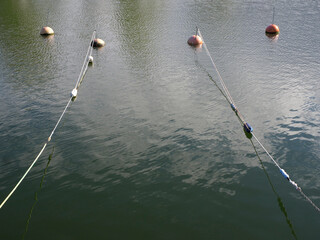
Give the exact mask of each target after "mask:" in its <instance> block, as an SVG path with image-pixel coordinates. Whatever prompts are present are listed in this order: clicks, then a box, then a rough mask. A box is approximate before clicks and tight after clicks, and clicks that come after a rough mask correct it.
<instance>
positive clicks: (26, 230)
mask: <svg viewBox="0 0 320 240" xmlns="http://www.w3.org/2000/svg"><path fill="white" fill-rule="evenodd" d="M53 153H54V147H53V148H52V152H51V153H50V155H49V157H48V162H47V165H46V168H45V169H44V171H43V175H42V178H41V181H40V186H39V189H38V190H37V191H36V192H35V194H34V202H33V205H32V207H31V209H30V212H29V217H28V219H27V222H26V227H25V230H24V233H23V234H22V239H25V237H26V234H27V232H28V228H29V223H30V220H31V216H32V212H33V210H34V208H35V206H36V205H37V202H38V193H40V191H41V189H42V185H43V180H44V178H45V176H46V174H47V171H48V167H49V165H50V162H51V159H52V156H53Z"/></svg>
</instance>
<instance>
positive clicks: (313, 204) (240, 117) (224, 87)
mask: <svg viewBox="0 0 320 240" xmlns="http://www.w3.org/2000/svg"><path fill="white" fill-rule="evenodd" d="M197 32H198V33H199V36H200V37H201V39H202V42H203V46H204V48H205V50H206V53H207V55H208V56H209V58H210V60H211V62H212V65H213V67H214V68H215V70H216V72H217V74H218V77H219V80H220V83H221V85H222V87H223V89H224V92H225V95H226V99H227V100H228V102H229V103H230V104H231V105H233V107H234V108H233V110H234V111H235V113H236V114H237V116H238V117H239V119H240V120H241V121H242V123H243V125H244V126H245V124H246V122H245V120H244V118H243V116H242V115H241V113H240V112H239V110H238V109H237V108H236V107H235V104H234V102H233V99H232V97H231V94H230V92H229V91H228V89H227V87H226V85H225V83H224V81H223V79H222V77H221V75H220V72H219V70H218V68H217V66H216V64H215V63H214V61H213V58H212V57H211V54H210V52H209V50H208V48H207V46H206V43H205V41H204V39H203V36H202V34H201V32H200V30H199V29H197ZM251 134H252V136H253V137H254V138H255V139H256V141H257V142H258V143H259V145H260V146H261V147H262V149H263V150H264V151H265V152H266V154H267V155H268V156H269V157H270V159H271V160H272V161H273V163H274V164H275V165H276V166H277V168H278V169H279V170H280V173H281V174H282V175H283V176H284V177H285V178H286V179H287V180H288V181H289V183H291V185H293V186H294V187H295V188H296V190H298V191H299V192H300V193H301V195H302V196H303V197H304V198H305V199H306V200H307V201H308V202H309V203H310V204H311V205H312V206H313V207H314V208H315V209H316V210H317V211H318V212H320V209H319V207H317V205H316V204H315V203H314V202H313V201H312V200H311V199H310V198H309V197H308V196H307V195H305V194H304V192H303V191H302V189H301V187H299V186H298V184H297V183H296V182H294V181H293V180H291V178H290V176H289V174H287V173H286V171H285V170H284V169H282V168H281V167H280V166H279V164H278V163H277V162H276V161H275V160H274V158H273V157H272V156H271V154H270V153H269V152H268V151H267V149H266V148H265V147H264V146H263V145H262V143H261V142H260V141H259V140H258V138H257V137H256V136H255V135H254V134H253V133H252V132H251Z"/></svg>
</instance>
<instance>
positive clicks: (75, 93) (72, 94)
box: [70, 88, 78, 98]
mask: <svg viewBox="0 0 320 240" xmlns="http://www.w3.org/2000/svg"><path fill="white" fill-rule="evenodd" d="M77 94H78V90H77V89H75V88H74V89H73V90H72V91H71V93H70V97H73V98H75V97H76V96H77Z"/></svg>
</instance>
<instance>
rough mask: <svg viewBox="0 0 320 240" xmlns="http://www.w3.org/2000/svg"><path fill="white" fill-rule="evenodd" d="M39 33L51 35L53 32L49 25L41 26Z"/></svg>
mask: <svg viewBox="0 0 320 240" xmlns="http://www.w3.org/2000/svg"><path fill="white" fill-rule="evenodd" d="M40 34H41V35H53V34H54V31H53V30H52V28H51V27H43V28H42V29H41V30H40Z"/></svg>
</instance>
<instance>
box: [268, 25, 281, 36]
mask: <svg viewBox="0 0 320 240" xmlns="http://www.w3.org/2000/svg"><path fill="white" fill-rule="evenodd" d="M279 32H280V30H279V27H278V26H277V25H275V24H270V25H269V26H268V27H267V28H266V33H267V34H279Z"/></svg>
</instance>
